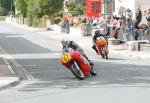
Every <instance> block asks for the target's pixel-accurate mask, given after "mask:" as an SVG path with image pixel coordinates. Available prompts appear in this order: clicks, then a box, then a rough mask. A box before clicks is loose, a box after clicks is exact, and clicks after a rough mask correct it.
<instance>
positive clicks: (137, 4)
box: [114, 0, 150, 19]
mask: <svg viewBox="0 0 150 103" xmlns="http://www.w3.org/2000/svg"><path fill="white" fill-rule="evenodd" d="M114 5H115V11H114V12H115V14H118V10H119V9H120V8H121V7H124V8H125V9H127V8H129V9H130V10H132V13H133V19H134V18H135V12H136V9H137V8H140V9H141V11H142V12H143V11H145V10H147V9H149V8H150V6H149V5H150V0H115V4H114Z"/></svg>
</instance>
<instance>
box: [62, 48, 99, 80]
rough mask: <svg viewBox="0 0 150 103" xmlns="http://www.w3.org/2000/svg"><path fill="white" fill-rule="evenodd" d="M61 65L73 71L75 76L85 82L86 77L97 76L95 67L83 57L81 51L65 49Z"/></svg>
mask: <svg viewBox="0 0 150 103" xmlns="http://www.w3.org/2000/svg"><path fill="white" fill-rule="evenodd" d="M61 63H62V65H64V66H65V67H66V68H68V69H69V70H71V72H72V73H73V75H74V76H75V77H76V78H78V79H80V80H83V79H85V77H87V76H89V75H90V74H91V75H96V74H97V72H96V70H95V68H94V67H93V66H91V65H90V63H89V62H88V61H87V60H86V59H85V57H84V56H82V55H81V53H80V52H79V51H74V50H73V49H71V48H65V49H64V50H63V53H62V55H61Z"/></svg>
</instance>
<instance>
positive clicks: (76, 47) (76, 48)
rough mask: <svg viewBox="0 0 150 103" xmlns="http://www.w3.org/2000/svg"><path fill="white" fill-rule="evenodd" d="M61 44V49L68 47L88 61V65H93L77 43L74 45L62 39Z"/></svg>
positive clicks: (72, 42) (66, 39) (70, 41)
mask: <svg viewBox="0 0 150 103" xmlns="http://www.w3.org/2000/svg"><path fill="white" fill-rule="evenodd" d="M61 43H62V46H63V49H64V48H66V47H70V48H72V49H73V50H77V51H79V52H80V53H81V54H82V55H83V56H84V57H85V58H86V59H87V60H88V61H89V63H90V64H91V65H93V63H92V62H91V60H89V58H88V57H87V56H86V55H85V53H84V51H83V49H81V47H80V46H79V45H78V44H77V43H75V42H74V41H72V40H69V39H68V38H64V39H62V41H61Z"/></svg>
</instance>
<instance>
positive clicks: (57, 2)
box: [37, 0, 64, 25]
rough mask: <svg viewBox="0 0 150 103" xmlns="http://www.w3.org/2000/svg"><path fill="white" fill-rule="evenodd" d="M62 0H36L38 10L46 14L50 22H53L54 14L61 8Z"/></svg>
mask: <svg viewBox="0 0 150 103" xmlns="http://www.w3.org/2000/svg"><path fill="white" fill-rule="evenodd" d="M63 2H64V0H37V6H38V10H40V12H42V13H44V14H45V15H48V17H49V19H50V24H51V25H52V24H54V15H55V13H57V12H58V11H60V10H61V9H63Z"/></svg>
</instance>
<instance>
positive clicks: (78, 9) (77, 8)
mask: <svg viewBox="0 0 150 103" xmlns="http://www.w3.org/2000/svg"><path fill="white" fill-rule="evenodd" d="M67 8H68V10H69V13H70V14H71V15H72V16H78V15H84V14H85V6H83V5H81V4H74V3H72V2H71V3H68V4H67Z"/></svg>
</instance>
